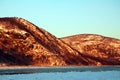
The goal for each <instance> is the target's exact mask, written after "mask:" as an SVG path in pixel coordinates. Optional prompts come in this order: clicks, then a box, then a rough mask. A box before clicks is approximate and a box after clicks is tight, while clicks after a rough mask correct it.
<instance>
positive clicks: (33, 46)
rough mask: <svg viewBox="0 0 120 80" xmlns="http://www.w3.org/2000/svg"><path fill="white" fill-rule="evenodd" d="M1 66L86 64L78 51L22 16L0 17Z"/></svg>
mask: <svg viewBox="0 0 120 80" xmlns="http://www.w3.org/2000/svg"><path fill="white" fill-rule="evenodd" d="M0 62H1V65H3V64H4V65H37V66H65V65H87V64H88V63H87V62H86V61H85V60H84V58H83V57H82V56H81V55H80V53H78V52H77V51H75V50H73V49H72V48H71V47H70V46H68V45H67V44H65V43H64V42H62V41H61V40H59V39H58V38H56V37H55V36H53V35H52V34H50V33H48V32H47V31H45V30H43V29H41V28H38V27H37V26H35V25H34V24H32V23H30V22H29V21H26V20H24V19H22V18H0Z"/></svg>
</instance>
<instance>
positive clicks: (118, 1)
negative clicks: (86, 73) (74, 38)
mask: <svg viewBox="0 0 120 80" xmlns="http://www.w3.org/2000/svg"><path fill="white" fill-rule="evenodd" d="M14 16H16V17H22V18H24V19H27V20H28V21H30V22H32V23H34V24H35V25H37V26H39V27H41V28H44V29H45V30H47V31H48V32H50V33H52V34H53V35H55V36H57V37H64V36H69V35H74V34H83V33H91V34H100V35H104V36H109V37H115V38H119V39H120V0H0V17H14Z"/></svg>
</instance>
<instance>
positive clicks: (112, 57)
mask: <svg viewBox="0 0 120 80" xmlns="http://www.w3.org/2000/svg"><path fill="white" fill-rule="evenodd" d="M61 39H62V40H63V41H64V42H65V43H67V44H69V45H70V46H71V47H72V48H74V49H76V50H77V51H79V52H80V53H82V54H84V55H87V56H89V57H90V58H91V59H93V60H95V61H97V65H110V64H111V65H120V40H118V39H114V38H109V37H103V36H100V35H96V34H80V35H74V36H69V37H64V38H61Z"/></svg>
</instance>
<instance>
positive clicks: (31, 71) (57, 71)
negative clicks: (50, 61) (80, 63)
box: [0, 66, 120, 80]
mask: <svg viewBox="0 0 120 80" xmlns="http://www.w3.org/2000/svg"><path fill="white" fill-rule="evenodd" d="M22 72H23V73H24V74H23V73H22ZM26 73H27V74H26ZM0 74H1V75H0V80H120V67H119V66H118V67H109V66H107V67H63V68H61V67H51V68H48V67H47V68H38V67H35V68H9V69H0Z"/></svg>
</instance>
